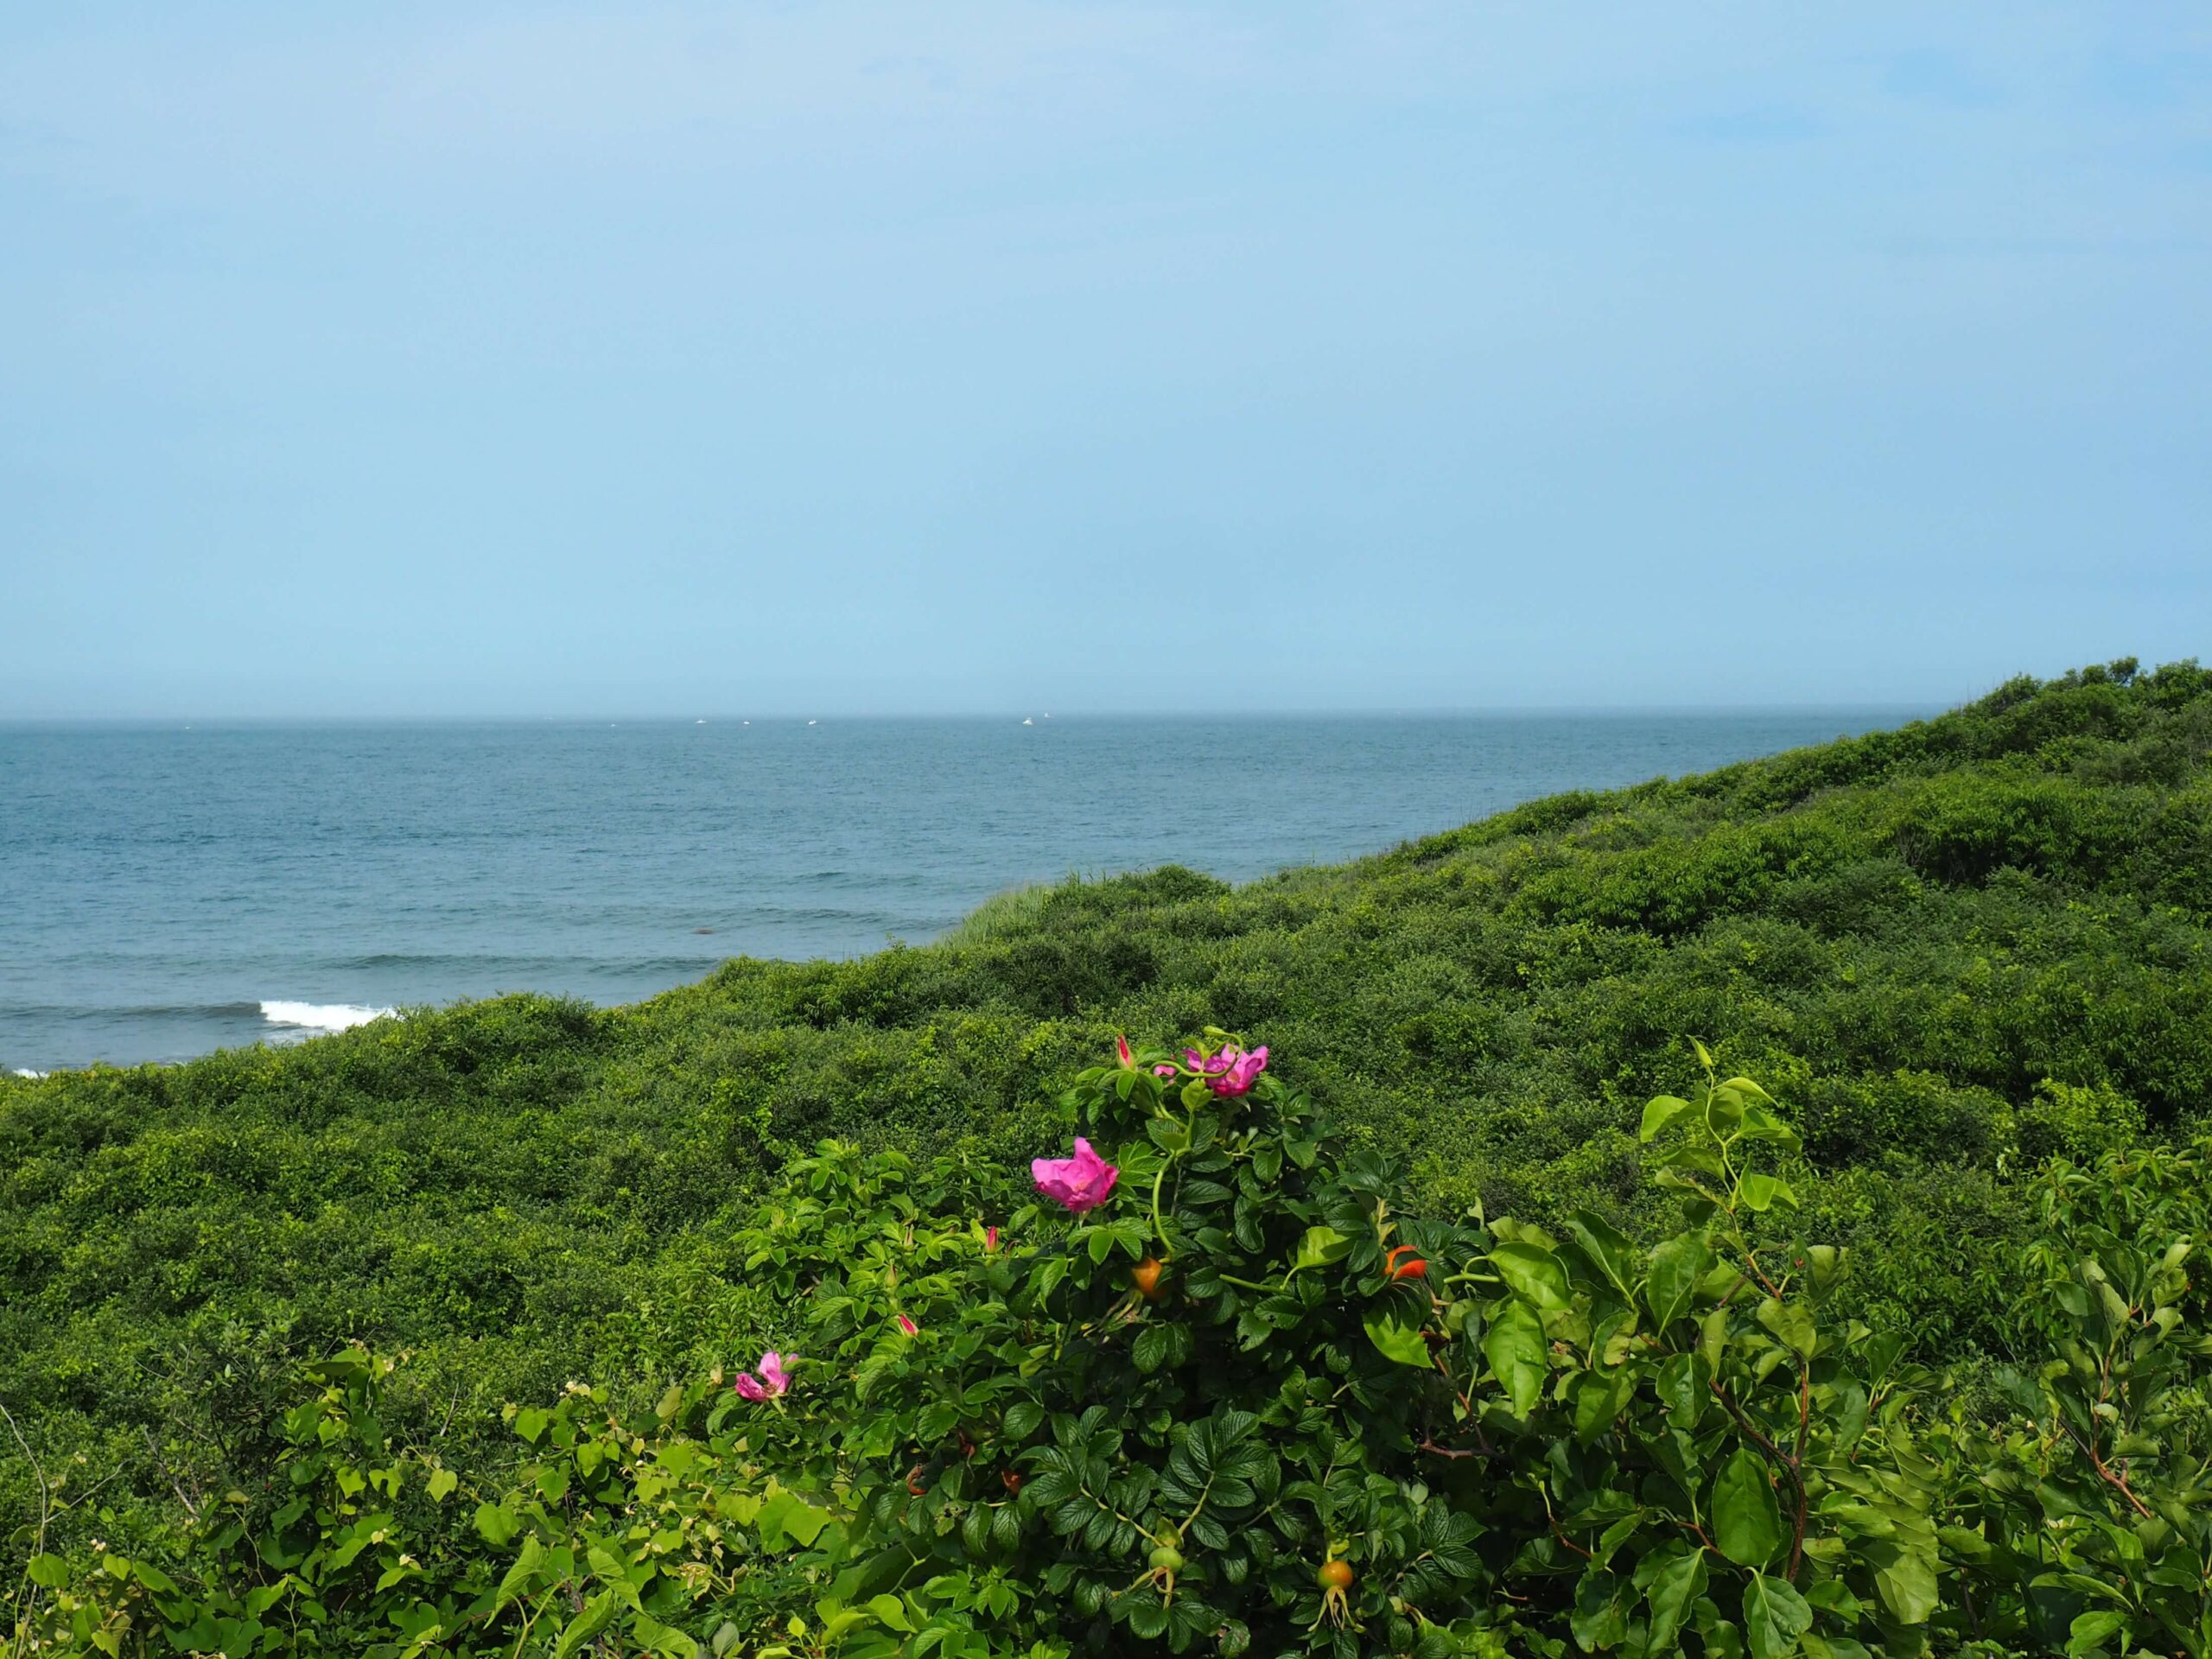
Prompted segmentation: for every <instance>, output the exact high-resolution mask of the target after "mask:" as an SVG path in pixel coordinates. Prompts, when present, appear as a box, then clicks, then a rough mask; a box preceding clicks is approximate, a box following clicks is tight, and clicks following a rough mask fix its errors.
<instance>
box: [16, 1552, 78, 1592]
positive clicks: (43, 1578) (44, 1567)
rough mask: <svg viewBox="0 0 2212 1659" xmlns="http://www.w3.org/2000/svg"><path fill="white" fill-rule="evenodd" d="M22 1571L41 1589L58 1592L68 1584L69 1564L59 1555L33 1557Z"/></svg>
mask: <svg viewBox="0 0 2212 1659" xmlns="http://www.w3.org/2000/svg"><path fill="white" fill-rule="evenodd" d="M24 1571H25V1572H27V1573H29V1574H30V1580H31V1582H32V1583H33V1584H35V1585H37V1586H40V1587H41V1588H42V1589H47V1590H59V1589H60V1588H61V1586H64V1585H66V1584H67V1583H68V1582H69V1563H68V1562H67V1561H65V1560H62V1559H61V1557H60V1556H59V1555H34V1556H32V1557H31V1559H30V1564H29V1566H28V1567H25V1568H24Z"/></svg>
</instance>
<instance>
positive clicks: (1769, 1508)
mask: <svg viewBox="0 0 2212 1659" xmlns="http://www.w3.org/2000/svg"><path fill="white" fill-rule="evenodd" d="M1785 1536H1786V1535H1785V1534H1784V1533H1783V1529H1782V1506H1781V1504H1780V1503H1777V1501H1776V1498H1775V1495H1774V1483H1773V1482H1772V1481H1770V1480H1769V1479H1768V1478H1767V1475H1766V1460H1765V1459H1764V1458H1762V1457H1760V1456H1759V1454H1758V1452H1754V1451H1752V1450H1751V1447H1750V1446H1738V1447H1737V1448H1736V1450H1735V1452H1733V1453H1732V1455H1731V1456H1730V1458H1729V1459H1728V1461H1727V1462H1726V1463H1725V1464H1723V1465H1720V1472H1719V1474H1718V1475H1717V1476H1715V1477H1714V1478H1713V1543H1714V1544H1715V1545H1716V1546H1718V1547H1719V1551H1720V1553H1721V1554H1723V1555H1726V1557H1727V1558H1728V1559H1729V1560H1732V1561H1733V1562H1735V1563H1736V1565H1737V1566H1738V1567H1764V1566H1765V1565H1766V1564H1767V1563H1768V1562H1769V1561H1770V1560H1773V1559H1774V1557H1775V1554H1776V1552H1777V1551H1778V1550H1780V1549H1781V1548H1782V1544H1783V1538H1784V1537H1785Z"/></svg>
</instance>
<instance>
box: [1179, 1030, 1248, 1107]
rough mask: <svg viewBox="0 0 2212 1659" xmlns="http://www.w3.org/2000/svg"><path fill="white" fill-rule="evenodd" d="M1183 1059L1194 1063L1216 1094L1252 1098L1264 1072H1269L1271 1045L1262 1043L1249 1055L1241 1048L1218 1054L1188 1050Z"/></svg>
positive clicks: (1193, 1049) (1226, 1049)
mask: <svg viewBox="0 0 2212 1659" xmlns="http://www.w3.org/2000/svg"><path fill="white" fill-rule="evenodd" d="M1183 1058H1185V1059H1186V1060H1188V1061H1189V1062H1190V1065H1191V1070H1192V1071H1195V1072H1197V1073H1198V1075H1199V1076H1200V1077H1205V1078H1206V1079H1207V1083H1208V1086H1209V1087H1210V1088H1211V1089H1212V1090H1213V1091H1214V1093H1215V1094H1217V1095H1219V1096H1224V1097H1227V1096H1235V1095H1249V1093H1251V1092H1252V1084H1254V1083H1255V1081H1256V1080H1257V1079H1258V1077H1259V1075H1260V1073H1261V1072H1262V1071H1266V1070H1267V1069H1268V1046H1267V1045H1266V1044H1265V1043H1262V1044H1261V1045H1260V1046H1259V1047H1257V1048H1255V1049H1254V1050H1253V1051H1252V1052H1250V1053H1249V1054H1248V1053H1246V1052H1244V1051H1243V1050H1242V1049H1238V1048H1224V1049H1223V1050H1222V1051H1221V1052H1220V1053H1218V1054H1201V1053H1199V1052H1198V1050H1197V1049H1195V1048H1186V1049H1185V1050H1184V1051H1183Z"/></svg>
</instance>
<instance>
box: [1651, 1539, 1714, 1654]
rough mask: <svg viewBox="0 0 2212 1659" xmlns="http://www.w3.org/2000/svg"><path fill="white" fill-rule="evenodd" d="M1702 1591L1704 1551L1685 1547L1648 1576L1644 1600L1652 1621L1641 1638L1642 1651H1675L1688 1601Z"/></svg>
mask: <svg viewBox="0 0 2212 1659" xmlns="http://www.w3.org/2000/svg"><path fill="white" fill-rule="evenodd" d="M1704 1593H1705V1552H1704V1551H1703V1550H1702V1549H1684V1550H1683V1551H1681V1553H1680V1554H1677V1555H1675V1556H1674V1557H1673V1558H1672V1559H1670V1560H1669V1561H1668V1562H1667V1564H1666V1565H1665V1566H1664V1567H1661V1568H1660V1569H1659V1570H1658V1571H1657V1572H1656V1573H1653V1574H1652V1575H1651V1584H1650V1587H1649V1589H1647V1590H1645V1591H1644V1592H1643V1599H1644V1600H1645V1601H1646V1602H1648V1603H1649V1605H1650V1607H1651V1623H1650V1625H1649V1633H1648V1634H1647V1635H1646V1636H1645V1637H1644V1651H1645V1652H1646V1653H1649V1654H1653V1655H1658V1654H1665V1653H1672V1652H1675V1651H1677V1650H1678V1648H1679V1643H1677V1642H1676V1640H1675V1638H1676V1637H1677V1636H1678V1635H1679V1634H1680V1633H1681V1628H1682V1621H1683V1620H1684V1619H1685V1618H1688V1614H1689V1610H1690V1604H1691V1603H1693V1602H1694V1601H1695V1600H1696V1599H1698V1598H1699V1597H1700V1596H1701V1595H1703V1594H1704Z"/></svg>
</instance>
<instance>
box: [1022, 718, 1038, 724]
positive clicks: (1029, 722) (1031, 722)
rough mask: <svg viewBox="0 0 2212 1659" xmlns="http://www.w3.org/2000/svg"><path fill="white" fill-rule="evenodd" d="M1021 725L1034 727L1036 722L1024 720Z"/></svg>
mask: <svg viewBox="0 0 2212 1659" xmlns="http://www.w3.org/2000/svg"><path fill="white" fill-rule="evenodd" d="M1021 723H1022V724H1023V725H1025V726H1034V725H1035V724H1036V723H1037V722H1036V721H1033V720H1028V719H1024V720H1023V721H1022V722H1021Z"/></svg>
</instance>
